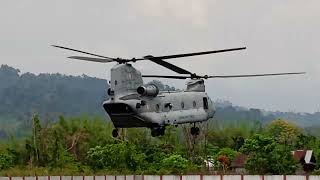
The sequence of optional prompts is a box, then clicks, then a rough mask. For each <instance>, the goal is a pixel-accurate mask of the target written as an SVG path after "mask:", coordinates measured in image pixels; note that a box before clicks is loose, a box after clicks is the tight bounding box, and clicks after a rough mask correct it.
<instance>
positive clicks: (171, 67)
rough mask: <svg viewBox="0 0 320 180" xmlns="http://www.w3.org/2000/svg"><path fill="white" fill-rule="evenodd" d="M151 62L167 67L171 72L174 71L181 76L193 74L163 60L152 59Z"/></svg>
mask: <svg viewBox="0 0 320 180" xmlns="http://www.w3.org/2000/svg"><path fill="white" fill-rule="evenodd" d="M147 59H148V58H147ZM149 60H150V61H152V62H154V63H157V64H159V65H161V66H163V67H166V68H168V69H170V70H172V71H174V72H176V73H179V74H192V73H191V72H189V71H187V70H185V69H182V68H180V67H178V66H176V65H173V64H171V63H168V62H166V61H163V60H161V59H153V58H150V59H149Z"/></svg>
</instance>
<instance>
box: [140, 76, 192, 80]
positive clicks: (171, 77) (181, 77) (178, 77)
mask: <svg viewBox="0 0 320 180" xmlns="http://www.w3.org/2000/svg"><path fill="white" fill-rule="evenodd" d="M142 77H147V78H149V77H154V78H168V79H187V78H190V76H161V75H142Z"/></svg>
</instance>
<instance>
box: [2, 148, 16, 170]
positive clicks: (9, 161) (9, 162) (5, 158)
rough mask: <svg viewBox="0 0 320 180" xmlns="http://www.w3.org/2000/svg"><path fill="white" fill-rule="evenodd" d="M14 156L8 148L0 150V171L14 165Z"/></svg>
mask: <svg viewBox="0 0 320 180" xmlns="http://www.w3.org/2000/svg"><path fill="white" fill-rule="evenodd" d="M14 161H15V156H14V154H12V153H11V152H10V151H8V150H2V151H0V171H1V170H4V169H8V168H10V167H13V166H14Z"/></svg>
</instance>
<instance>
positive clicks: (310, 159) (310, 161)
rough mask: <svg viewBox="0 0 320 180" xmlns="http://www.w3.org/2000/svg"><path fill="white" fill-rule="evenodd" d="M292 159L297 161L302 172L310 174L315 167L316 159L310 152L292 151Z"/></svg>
mask: <svg viewBox="0 0 320 180" xmlns="http://www.w3.org/2000/svg"><path fill="white" fill-rule="evenodd" d="M292 155H293V158H294V159H295V160H297V161H298V162H299V163H300V164H301V166H302V168H303V171H304V172H311V171H313V170H314V169H315V167H316V158H315V157H314V155H313V151H312V150H296V151H292Z"/></svg>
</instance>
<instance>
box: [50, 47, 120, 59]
mask: <svg viewBox="0 0 320 180" xmlns="http://www.w3.org/2000/svg"><path fill="white" fill-rule="evenodd" d="M52 46H53V47H56V48H61V49H66V50H69V51H75V52H79V53H83V54H88V55H91V56H96V57H100V58H105V59H108V60H114V61H116V62H117V61H118V60H117V59H116V58H110V57H106V56H101V55H98V54H93V53H89V52H85V51H80V50H77V49H72V48H68V47H63V46H57V45H52Z"/></svg>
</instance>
